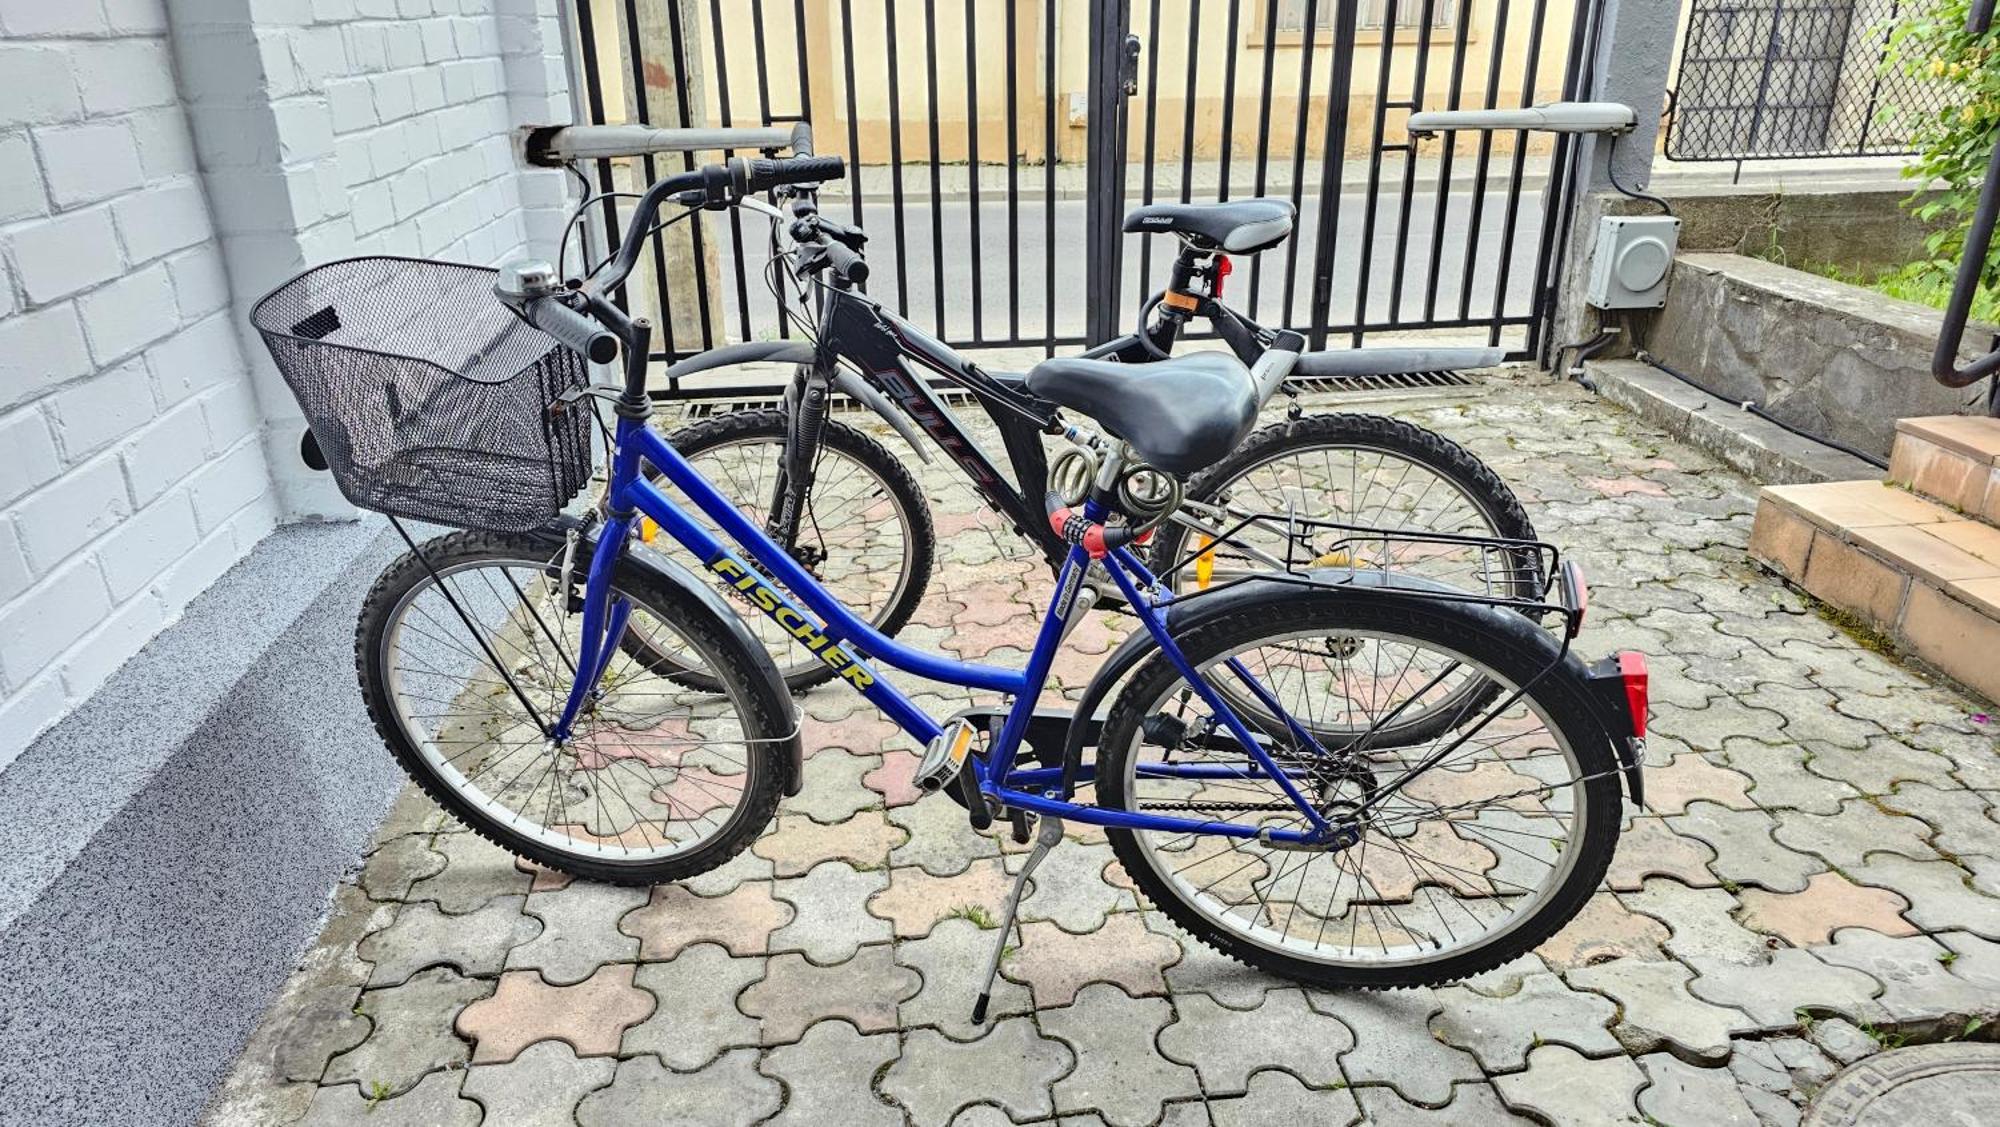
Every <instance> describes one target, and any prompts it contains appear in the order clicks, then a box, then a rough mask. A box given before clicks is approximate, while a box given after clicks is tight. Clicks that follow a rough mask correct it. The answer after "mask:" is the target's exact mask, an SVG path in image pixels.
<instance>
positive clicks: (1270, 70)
mask: <svg viewBox="0 0 2000 1127" xmlns="http://www.w3.org/2000/svg"><path fill="white" fill-rule="evenodd" d="M1277 62H1278V0H1265V3H1264V81H1263V83H1262V92H1261V93H1259V94H1258V95H1257V185H1256V187H1255V188H1254V189H1252V193H1251V194H1253V195H1258V196H1261V195H1263V194H1264V185H1265V183H1266V177H1267V174H1268V173H1269V172H1270V170H1271V80H1272V79H1273V78H1275V77H1277V71H1276V65H1277ZM1263 280H1264V256H1263V255H1261V254H1260V255H1257V256H1255V257H1254V258H1252V259H1251V260H1250V303H1249V310H1250V319H1251V320H1252V321H1255V320H1256V319H1257V289H1258V286H1259V285H1260V284H1261V283H1262V282H1263Z"/></svg>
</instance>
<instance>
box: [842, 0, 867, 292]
mask: <svg viewBox="0 0 2000 1127" xmlns="http://www.w3.org/2000/svg"><path fill="white" fill-rule="evenodd" d="M840 37H841V40H842V43H841V63H842V66H843V67H844V68H845V70H846V71H847V83H846V85H847V194H848V196H849V199H848V201H847V202H848V206H849V208H850V210H851V211H852V212H853V215H854V225H855V226H856V227H859V226H861V120H860V119H861V115H860V113H859V112H858V111H857V110H856V109H855V108H854V0H840ZM863 288H864V289H865V288H866V287H865V286H864V287H863Z"/></svg>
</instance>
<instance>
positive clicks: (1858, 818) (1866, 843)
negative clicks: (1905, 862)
mask: <svg viewBox="0 0 2000 1127" xmlns="http://www.w3.org/2000/svg"><path fill="white" fill-rule="evenodd" d="M1962 793H1969V792H1962ZM1893 797H1894V796H1890V799H1893ZM1890 799H1884V800H1881V801H1883V802H1884V803H1885V804H1886V803H1887V802H1888V801H1890ZM1994 829H1996V830H2000V826H1995V827H1994ZM1929 835H1930V827H1929V826H1928V825H1926V824H1925V823H1924V822H1922V821H1919V820H1918V819H1916V818H1906V817H1903V816H1901V815H1898V814H1889V813H1885V812H1883V811H1882V810H1881V809H1880V808H1878V807H1877V806H1876V805H1875V802H1874V801H1871V800H1869V799H1855V800H1854V801H1852V802H1849V803H1847V804H1846V805H1844V806H1842V807H1841V808H1840V811H1839V812H1838V813H1836V814H1832V815H1826V816H1821V815H1814V814H1792V815H1790V816H1788V817H1785V818H1783V819H1780V820H1779V822H1778V828H1777V829H1776V830H1775V831H1774V832H1773V834H1772V836H1774V837H1776V838H1777V839H1778V843H1779V844H1780V845H1783V846H1785V847H1787V848H1789V849H1796V850H1798V851H1799V852H1801V853H1811V854H1813V855H1815V856H1817V857H1819V858H1821V859H1822V860H1824V861H1826V862H1827V863H1828V864H1831V865H1835V866H1838V867H1840V868H1843V869H1849V868H1853V867H1854V866H1856V865H1859V864H1861V863H1862V861H1863V860H1864V859H1865V858H1866V857H1867V856H1868V854H1870V853H1876V852H1883V853H1899V854H1901V855H1903V856H1905V857H1908V858H1911V859H1912V860H1917V861H1929V860H1932V859H1934V858H1935V857H1936V856H1937V854H1936V853H1935V852H1934V851H1932V849H1931V847H1930V846H1928V845H1926V844H1924V839H1925V838H1926V837H1928V836H1929Z"/></svg>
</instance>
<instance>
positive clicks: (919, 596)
mask: <svg viewBox="0 0 2000 1127" xmlns="http://www.w3.org/2000/svg"><path fill="white" fill-rule="evenodd" d="M787 430H788V428H787V421H786V416H785V412H784V411H782V410H779V409H776V408H768V407H767V408H757V409H754V410H747V411H732V412H730V413H728V414H725V415H718V416H716V417H715V418H712V419H704V420H702V421H701V422H698V423H694V424H691V425H689V426H686V427H682V428H681V429H679V430H676V431H674V432H673V433H672V434H670V435H668V436H667V443H668V444H669V445H671V446H672V447H673V448H674V449H675V450H677V451H679V452H680V453H681V455H682V456H683V457H685V458H687V459H689V460H690V461H692V460H694V459H695V458H697V457H699V456H700V455H702V454H704V453H707V452H709V451H712V450H715V449H717V448H720V447H724V446H729V445H742V444H753V443H771V444H774V445H776V446H777V447H778V448H779V449H780V450H781V451H782V449H783V446H784V443H785V440H786V434H787ZM820 441H821V443H822V445H823V446H824V447H825V448H827V449H831V450H834V451H837V452H839V453H840V454H841V455H842V456H843V457H845V458H848V459H850V460H851V461H853V462H854V463H855V464H856V465H858V466H860V467H861V468H862V469H863V470H865V471H867V472H868V473H869V474H871V475H873V476H874V477H875V478H876V480H877V481H878V482H880V483H881V485H882V486H883V488H884V489H885V490H886V491H887V492H888V494H889V496H890V499H891V501H892V503H893V504H894V505H895V506H896V508H897V509H898V510H899V511H900V512H901V513H902V514H903V518H904V522H905V524H906V527H905V529H904V536H905V537H906V543H907V544H908V546H909V547H908V549H907V550H906V552H905V554H904V564H903V568H902V570H901V573H900V575H899V577H898V580H897V585H896V586H895V587H894V588H893V589H892V594H891V597H890V599H889V600H888V601H887V602H886V603H885V604H884V605H883V606H882V608H880V610H879V611H878V612H877V613H876V614H875V615H874V616H873V617H872V618H871V619H870V625H872V626H874V627H875V628H876V629H877V630H880V631H881V632H882V633H884V634H887V635H889V636H891V637H893V636H895V634H896V633H897V632H898V631H900V630H901V629H902V628H903V627H904V626H906V625H908V623H909V621H910V617H911V616H912V615H914V614H915V613H916V611H917V607H918V606H919V605H920V604H921V603H922V602H923V601H924V593H925V592H926V591H927V590H928V589H929V587H930V579H931V571H932V569H933V567H934V566H935V563H936V554H937V532H936V526H935V524H934V523H933V521H932V519H931V510H930V503H929V502H928V501H927V500H926V499H925V498H924V494H923V490H922V489H921V488H920V487H919V486H918V485H917V480H916V478H915V477H914V476H912V475H911V473H910V471H909V468H908V467H907V466H905V465H904V464H903V463H902V462H900V461H897V460H896V458H895V457H894V456H893V455H891V454H890V453H889V451H888V449H887V448H885V447H884V446H883V445H882V444H881V443H880V442H877V441H876V440H875V439H874V438H872V437H870V436H869V435H867V434H864V433H862V432H861V431H859V430H857V429H855V428H854V427H851V426H848V425H847V424H845V423H842V422H839V421H837V420H834V419H828V420H826V423H825V426H824V429H823V430H822V431H821V435H820ZM815 484H817V479H816V481H815ZM765 500H766V499H765V498H758V499H757V503H758V504H759V505H761V504H763V503H764V501H765ZM759 511H760V512H761V509H760V510H759ZM784 547H785V548H786V549H787V550H790V549H791V548H792V547H793V545H790V544H787V545H784ZM836 593H838V592H836ZM762 621H763V619H762V618H761V617H753V618H752V619H751V622H752V632H753V633H756V632H757V627H758V625H759V624H761V623H762ZM760 636H762V635H760ZM766 640H767V642H769V643H771V644H770V646H769V648H770V649H771V651H772V653H771V658H772V660H773V661H775V662H777V665H778V670H779V672H780V674H782V675H783V677H784V679H785V686H786V687H787V688H789V689H790V690H791V691H792V692H794V693H802V692H805V691H806V690H808V689H811V688H813V687H815V686H818V685H823V684H825V683H826V682H828V681H830V680H832V679H833V678H834V677H835V676H836V673H835V671H834V670H833V669H832V668H830V667H829V666H827V664H826V663H825V662H823V661H820V660H818V659H817V658H814V657H812V656H810V655H805V656H801V655H800V652H799V651H798V649H797V648H796V647H794V646H792V645H791V644H790V643H789V642H787V641H785V640H784V639H782V638H778V637H768V638H766ZM621 644H623V645H626V646H627V647H628V649H627V652H630V653H633V654H634V656H636V657H640V658H641V659H642V660H646V661H647V662H648V664H649V665H651V666H652V667H653V668H654V669H656V670H659V671H660V672H662V673H663V674H667V672H668V670H669V669H670V668H671V667H672V659H671V658H669V657H667V656H666V655H664V654H660V653H657V652H652V653H647V652H645V650H644V646H645V644H644V642H643V641H641V640H639V639H637V638H635V637H629V636H628V638H627V639H626V641H625V642H624V643H621ZM680 679H682V680H685V681H686V682H687V683H688V684H690V685H693V686H695V687H705V686H704V685H703V680H702V675H701V674H698V673H695V674H684V675H681V677H680Z"/></svg>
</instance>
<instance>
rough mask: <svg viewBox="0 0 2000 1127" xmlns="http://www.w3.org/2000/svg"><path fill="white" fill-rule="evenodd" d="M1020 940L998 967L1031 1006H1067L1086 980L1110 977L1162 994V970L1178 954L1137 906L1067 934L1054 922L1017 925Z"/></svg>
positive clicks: (1132, 990) (1131, 989)
mask: <svg viewBox="0 0 2000 1127" xmlns="http://www.w3.org/2000/svg"><path fill="white" fill-rule="evenodd" d="M1020 934H1021V942H1020V945H1019V946H1018V947H1017V948H1016V949H1015V951H1014V955H1013V957H1012V958H1011V959H1009V960H1008V961H1007V962H1006V963H1004V964H1003V965H1002V967H1001V973H1003V974H1005V975H1006V976H1007V977H1008V978H1011V979H1013V980H1014V981H1016V982H1020V983H1024V984H1026V985H1027V987H1028V988H1029V990H1030V991H1031V992H1033V994H1034V998H1035V1006H1036V1008H1038V1009H1046V1008H1047V1007H1050V1006H1067V1005H1069V1004H1070V1003H1071V1002H1072V1001H1075V999H1076V996H1077V992H1078V991H1079V990H1081V989H1083V987H1084V986H1085V985H1086V984H1088V983H1092V982H1109V983H1116V984H1117V985H1119V986H1121V987H1123V988H1124V989H1125V992H1126V993H1127V994H1132V995H1135V996H1136V995H1141V994H1164V993H1166V991H1167V982H1166V978H1165V977H1164V975H1163V974H1162V972H1163V970H1164V969H1165V968H1166V967H1168V966H1170V965H1172V964H1173V963H1174V961H1175V960H1177V959H1179V958H1180V947H1179V946H1178V945H1177V944H1175V943H1174V941H1173V940H1171V939H1168V938H1167V937H1166V936H1164V935H1157V934H1154V933H1153V932H1151V931H1148V930H1147V929H1146V926H1145V924H1144V923H1142V922H1141V921H1140V919H1139V914H1138V913H1137V912H1119V913H1117V914H1115V915H1112V916H1109V917H1106V919H1105V921H1104V926H1103V927H1100V928H1098V929H1097V930H1096V931H1093V932H1090V933H1089V934H1087V935H1073V934H1071V933H1069V932H1067V931H1064V930H1062V929H1061V928H1060V927H1057V926H1056V925H1055V924H1054V923H1050V922H1038V923H1031V924H1025V925H1023V926H1022V928H1021V932H1020Z"/></svg>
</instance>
